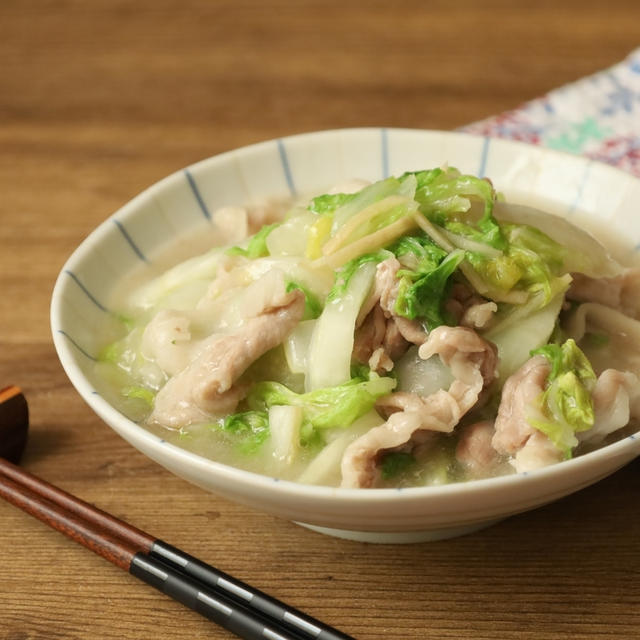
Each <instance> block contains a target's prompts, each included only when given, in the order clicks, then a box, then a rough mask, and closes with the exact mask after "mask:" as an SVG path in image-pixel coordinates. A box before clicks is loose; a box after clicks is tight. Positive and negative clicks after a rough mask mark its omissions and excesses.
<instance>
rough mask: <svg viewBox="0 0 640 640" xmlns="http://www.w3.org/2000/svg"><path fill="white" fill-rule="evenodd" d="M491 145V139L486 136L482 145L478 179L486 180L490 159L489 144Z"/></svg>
mask: <svg viewBox="0 0 640 640" xmlns="http://www.w3.org/2000/svg"><path fill="white" fill-rule="evenodd" d="M490 143H491V139H490V138H489V137H488V136H485V139H484V142H483V143H482V151H481V152H480V166H479V167H478V177H480V178H484V177H485V172H486V170H487V159H488V157H489V144H490Z"/></svg>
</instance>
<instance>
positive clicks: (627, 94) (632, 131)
mask: <svg viewBox="0 0 640 640" xmlns="http://www.w3.org/2000/svg"><path fill="white" fill-rule="evenodd" d="M461 130H462V131H467V132H470V133H477V134H481V135H485V136H491V137H498V138H510V139H513V140H522V141H524V142H528V143H531V144H539V145H543V146H547V147H551V148H553V149H559V150H561V151H568V152H570V153H575V154H580V155H584V156H587V157H589V158H593V159H594V160H599V161H601V162H606V163H609V164H612V165H614V166H616V167H618V168H620V169H623V170H626V171H629V172H631V173H634V174H635V175H638V176H640V49H636V50H635V51H633V52H632V53H631V54H630V55H629V56H628V57H627V58H626V59H625V60H623V61H622V62H620V63H618V64H616V65H614V66H613V67H611V68H609V69H606V70H604V71H600V72H598V73H595V74H594V75H591V76H587V77H585V78H582V79H581V80H578V81H576V82H572V83H571V84H568V85H565V86H563V87H560V88H558V89H554V90H553V91H551V92H549V93H548V94H546V95H544V96H542V97H540V98H537V99H535V100H531V101H530V102H526V103H525V104H523V105H521V106H520V107H518V108H516V109H514V110H512V111H506V112H504V113H501V114H499V115H497V116H493V117H491V118H487V119H486V120H482V121H480V122H474V123H473V124H470V125H468V126H465V127H463V128H462V129H461Z"/></svg>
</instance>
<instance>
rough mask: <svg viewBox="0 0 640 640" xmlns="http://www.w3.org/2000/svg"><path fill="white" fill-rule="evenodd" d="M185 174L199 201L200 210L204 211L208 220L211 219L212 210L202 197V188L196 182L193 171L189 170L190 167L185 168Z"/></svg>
mask: <svg viewBox="0 0 640 640" xmlns="http://www.w3.org/2000/svg"><path fill="white" fill-rule="evenodd" d="M184 175H185V176H186V178H187V182H188V183H189V186H190V187H191V191H192V192H193V195H194V197H195V199H196V201H197V203H198V206H199V207H200V211H202V215H203V216H204V217H205V218H206V219H207V220H211V212H210V211H209V208H208V207H207V205H206V203H205V201H204V200H203V199H202V195H201V194H200V189H198V185H197V184H196V181H195V178H194V177H193V175H192V174H191V171H189V169H184Z"/></svg>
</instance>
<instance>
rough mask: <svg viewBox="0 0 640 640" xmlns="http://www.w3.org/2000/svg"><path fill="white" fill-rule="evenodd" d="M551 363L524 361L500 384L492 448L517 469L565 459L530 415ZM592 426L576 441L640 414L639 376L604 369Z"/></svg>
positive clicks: (595, 439) (596, 437) (594, 437)
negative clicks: (500, 390)
mask: <svg viewBox="0 0 640 640" xmlns="http://www.w3.org/2000/svg"><path fill="white" fill-rule="evenodd" d="M550 371H551V366H550V365H549V362H548V361H547V359H546V358H545V357H544V356H540V355H538V356H534V357H533V358H531V359H529V360H527V362H525V363H524V364H523V365H522V367H520V369H519V370H518V371H516V373H514V374H513V375H512V376H511V377H510V378H508V379H507V381H506V382H505V384H504V387H503V389H502V399H501V401H500V407H499V408H498V416H497V418H496V421H495V435H494V437H493V440H492V444H493V446H494V448H495V449H496V450H497V451H498V452H499V453H501V454H505V455H510V456H512V460H511V464H512V465H513V467H514V468H515V470H516V471H518V472H522V471H531V470H533V469H538V468H541V467H545V466H547V465H549V464H553V463H555V462H560V461H561V460H562V459H563V455H562V451H561V450H560V449H558V448H557V447H556V446H555V445H554V444H553V442H551V440H550V439H549V438H548V437H547V436H546V435H545V434H544V433H542V432H541V431H539V430H538V429H536V428H535V427H533V426H532V425H531V424H530V423H529V421H528V418H530V417H533V416H535V415H536V411H537V409H536V404H537V402H538V399H539V398H540V396H541V394H542V393H543V392H544V389H545V385H546V382H547V378H548V377H549V372H550ZM592 399H593V408H594V412H595V419H594V426H593V427H592V428H591V429H588V430H587V431H580V432H577V433H576V437H577V439H578V441H579V442H581V443H587V444H597V443H599V442H601V441H602V440H604V438H606V437H607V436H608V435H609V434H610V433H613V432H614V431H616V430H618V429H621V428H622V427H624V426H626V425H627V424H628V422H629V419H630V418H631V417H640V388H639V385H638V378H637V377H636V376H635V375H634V374H633V373H629V372H622V371H617V370H615V369H607V370H605V371H603V372H602V373H601V374H600V376H599V377H598V379H597V381H596V384H595V387H594V390H593V393H592Z"/></svg>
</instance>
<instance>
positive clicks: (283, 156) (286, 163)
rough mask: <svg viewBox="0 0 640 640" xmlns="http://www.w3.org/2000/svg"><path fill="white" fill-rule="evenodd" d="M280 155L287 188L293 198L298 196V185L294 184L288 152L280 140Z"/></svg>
mask: <svg viewBox="0 0 640 640" xmlns="http://www.w3.org/2000/svg"><path fill="white" fill-rule="evenodd" d="M278 153H279V154H280V162H281V164H282V170H283V171H284V177H285V179H286V181H287V186H288V187H289V191H290V192H291V195H292V196H296V195H298V193H297V191H296V185H295V183H294V182H293V175H292V174H291V166H290V165H289V158H288V156H287V150H286V148H285V146H284V142H283V141H282V140H281V139H278Z"/></svg>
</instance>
